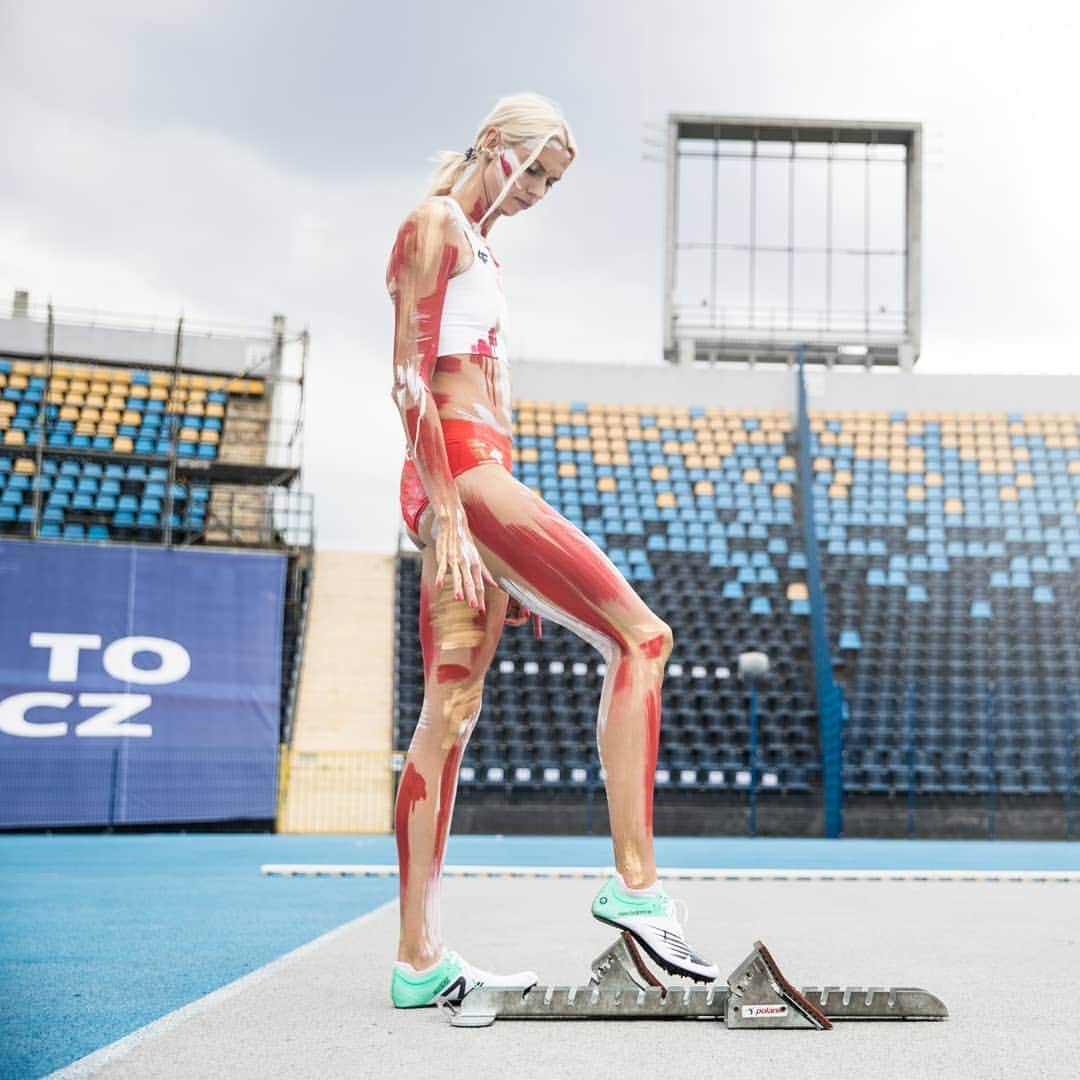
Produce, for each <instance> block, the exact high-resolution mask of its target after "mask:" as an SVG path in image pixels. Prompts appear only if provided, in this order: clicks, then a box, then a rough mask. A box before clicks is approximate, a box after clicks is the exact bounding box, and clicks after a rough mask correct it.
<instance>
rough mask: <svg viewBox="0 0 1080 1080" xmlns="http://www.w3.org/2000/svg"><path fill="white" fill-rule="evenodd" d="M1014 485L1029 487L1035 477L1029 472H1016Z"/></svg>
mask: <svg viewBox="0 0 1080 1080" xmlns="http://www.w3.org/2000/svg"><path fill="white" fill-rule="evenodd" d="M1016 486H1017V487H1018V488H1029V487H1034V486H1035V477H1034V476H1032V475H1031V473H1017V474H1016Z"/></svg>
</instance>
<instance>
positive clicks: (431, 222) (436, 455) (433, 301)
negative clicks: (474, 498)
mask: <svg viewBox="0 0 1080 1080" xmlns="http://www.w3.org/2000/svg"><path fill="white" fill-rule="evenodd" d="M448 220H449V215H448V212H447V210H446V208H445V207H443V206H441V205H439V204H438V203H432V202H427V203H424V204H422V205H421V206H420V207H418V208H417V209H416V210H415V211H414V212H413V213H412V214H410V215H409V217H408V218H406V220H405V222H404V223H403V224H402V226H401V228H400V229H399V230H398V234H397V238H396V240H395V242H394V248H393V251H392V252H391V255H390V262H389V265H388V266H387V270H386V288H387V291H388V292H389V293H390V297H391V299H392V300H393V303H394V383H393V388H392V389H391V392H390V395H391V397H392V398H393V400H394V404H395V405H397V408H398V412H399V414H400V415H401V422H402V424H403V426H404V428H405V438H406V441H407V444H408V448H409V455H410V457H411V458H412V459H413V461H414V462H415V464H416V471H417V473H418V474H419V476H420V481H421V483H422V484H423V485H424V490H425V491H426V492H427V496H428V499H429V500H430V501H431V506H432V509H433V510H434V512H435V515H436V519H437V520H438V521H439V522H440V523H452V524H453V523H457V522H458V521H459V520H463V519H464V514H463V512H462V511H461V499H460V498H459V496H458V491H457V486H456V485H455V483H454V478H453V475H452V473H451V472H450V467H449V465H448V464H447V460H446V444H445V442H444V439H443V432H442V423H441V421H440V419H439V412H438V408H437V403H436V401H435V398H434V396H433V395H432V392H431V377H432V374H433V373H434V371H435V361H436V358H437V352H438V347H439V327H440V325H441V323H442V311H443V304H444V302H445V300H446V284H447V282H448V281H449V279H450V275H451V273H452V272H453V270H454V267H455V265H456V264H457V259H458V249H457V247H455V245H454V244H452V243H450V242H448V241H447V239H446V237H447V235H448V234H449V232H450V230H449V229H448V228H447V223H448Z"/></svg>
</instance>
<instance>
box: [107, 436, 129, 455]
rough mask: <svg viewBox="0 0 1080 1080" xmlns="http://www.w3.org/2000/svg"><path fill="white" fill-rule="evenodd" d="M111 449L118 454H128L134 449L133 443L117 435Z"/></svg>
mask: <svg viewBox="0 0 1080 1080" xmlns="http://www.w3.org/2000/svg"><path fill="white" fill-rule="evenodd" d="M112 448H113V449H114V450H115V451H116V452H117V453H118V454H130V453H131V451H132V449H133V448H134V443H133V442H132V441H131V439H129V438H128V437H127V436H126V435H118V436H117V437H116V438H115V439H113V445H112Z"/></svg>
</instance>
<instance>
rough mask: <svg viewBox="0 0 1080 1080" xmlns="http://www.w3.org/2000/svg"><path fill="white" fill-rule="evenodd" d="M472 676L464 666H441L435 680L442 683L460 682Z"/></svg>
mask: <svg viewBox="0 0 1080 1080" xmlns="http://www.w3.org/2000/svg"><path fill="white" fill-rule="evenodd" d="M470 674H471V672H470V670H469V669H468V668H467V667H465V665H464V664H440V665H439V666H438V668H437V669H436V671H435V678H436V680H437V681H438V682H440V683H447V682H460V681H461V680H462V679H467V678H468V677H469V675H470Z"/></svg>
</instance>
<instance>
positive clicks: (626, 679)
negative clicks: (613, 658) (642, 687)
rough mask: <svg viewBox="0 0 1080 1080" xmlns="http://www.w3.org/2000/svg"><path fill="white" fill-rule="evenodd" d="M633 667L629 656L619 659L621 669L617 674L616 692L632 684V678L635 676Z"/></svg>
mask: <svg viewBox="0 0 1080 1080" xmlns="http://www.w3.org/2000/svg"><path fill="white" fill-rule="evenodd" d="M633 673H634V672H633V667H632V666H631V664H630V661H629V659H628V658H627V657H623V658H622V659H621V660H620V661H619V670H618V671H617V672H616V674H615V686H614V688H613V689H614V692H615V693H616V694H617V693H619V691H620V690H625V689H626V688H627V687H628V686H629V685H630V679H631V678H632V677H633Z"/></svg>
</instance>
